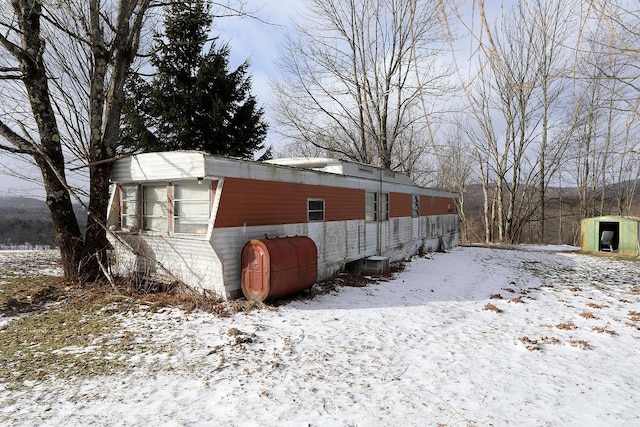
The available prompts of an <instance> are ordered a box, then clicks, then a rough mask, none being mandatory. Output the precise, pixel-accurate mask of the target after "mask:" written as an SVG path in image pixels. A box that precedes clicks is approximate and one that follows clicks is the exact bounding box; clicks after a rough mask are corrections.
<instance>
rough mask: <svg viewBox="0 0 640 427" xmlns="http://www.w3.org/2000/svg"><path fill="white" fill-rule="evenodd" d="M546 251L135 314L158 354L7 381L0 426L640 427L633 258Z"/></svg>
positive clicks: (472, 254)
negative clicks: (270, 299) (265, 304)
mask: <svg viewBox="0 0 640 427" xmlns="http://www.w3.org/2000/svg"><path fill="white" fill-rule="evenodd" d="M548 249H549V248H541V247H529V248H528V250H504V249H497V248H484V247H460V248H456V249H454V250H451V251H450V252H448V253H445V254H440V253H438V254H429V255H427V256H426V257H424V258H420V259H415V260H413V261H412V262H411V263H408V264H407V268H406V269H405V271H404V272H402V273H400V274H398V275H397V276H396V277H395V278H394V279H393V280H390V281H387V282H379V283H377V284H373V285H370V286H367V287H362V288H346V287H345V288H339V289H338V291H337V292H332V293H330V294H325V295H320V296H317V297H316V298H314V299H310V300H297V301H293V302H290V303H287V304H284V305H281V306H279V307H277V308H276V309H274V310H260V311H253V312H250V313H248V314H236V315H234V316H232V317H230V318H218V317H215V316H213V315H210V314H203V313H192V314H185V313H183V312H181V311H178V310H165V311H159V312H155V313H150V312H143V311H140V312H135V313H134V312H132V313H129V314H127V315H123V317H124V320H125V325H126V328H127V329H128V330H130V331H132V332H133V333H134V334H136V336H140V337H141V338H144V339H145V340H149V341H151V342H153V343H154V345H155V347H154V348H155V349H156V350H155V351H147V352H145V353H142V354H140V355H138V356H135V357H134V358H133V359H132V360H131V361H130V363H131V364H132V366H133V368H132V369H131V370H127V371H126V372H123V373H122V374H121V375H117V376H113V377H106V378H104V377H102V378H94V379H89V380H81V379H76V380H71V381H64V382H62V381H59V382H57V381H45V382H43V383H36V384H32V385H30V386H29V387H27V388H26V389H24V390H19V391H10V390H7V389H5V388H3V386H2V385H1V384H0V424H2V425H25V426H32V425H39V426H42V425H51V426H58V425H64V426H76V425H77V426H86V425H105V426H107V425H108V426H158V425H162V426H183V425H187V426H211V425H216V426H218V425H220V426H236V425H237V426H391V425H393V426H395V425H403V426H424V425H433V426H445V425H446V426H489V425H493V426H504V425H517V426H525V425H526V426H545V425H549V426H559V425H562V426H567V425H568V426H634V425H635V426H637V425H640V381H638V375H637V373H638V368H639V367H640V280H639V279H638V267H639V266H640V264H638V262H636V261H632V260H619V259H614V258H609V257H597V256H588V255H582V254H578V253H572V252H566V251H556V250H548ZM551 249H558V248H551Z"/></svg>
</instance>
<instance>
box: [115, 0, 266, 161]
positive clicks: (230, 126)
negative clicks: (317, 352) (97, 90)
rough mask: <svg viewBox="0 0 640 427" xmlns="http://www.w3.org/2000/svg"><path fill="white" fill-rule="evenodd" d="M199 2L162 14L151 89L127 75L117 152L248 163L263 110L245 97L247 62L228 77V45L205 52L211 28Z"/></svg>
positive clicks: (262, 133)
mask: <svg viewBox="0 0 640 427" xmlns="http://www.w3.org/2000/svg"><path fill="white" fill-rule="evenodd" d="M211 22H212V17H211V12H210V6H209V4H208V3H207V2H206V1H205V0H192V1H184V2H174V3H172V4H171V5H170V6H168V8H167V15H166V18H165V21H164V25H165V34H164V36H163V35H160V34H157V35H156V36H155V39H156V46H155V50H154V54H153V56H152V59H151V64H152V65H153V66H154V68H155V69H156V74H155V75H154V77H153V78H152V80H151V82H146V81H145V80H144V79H143V78H142V77H141V76H140V75H133V76H131V77H130V78H129V80H128V82H127V94H128V97H127V98H128V99H127V101H126V105H125V108H124V111H123V113H124V114H123V123H124V128H123V132H122V145H123V146H125V147H128V148H131V149H134V150H136V151H171V150H202V151H206V152H208V153H211V154H217V155H228V156H234V157H252V156H253V154H254V152H255V151H257V150H259V149H261V148H263V141H264V138H265V137H266V133H267V124H266V123H265V122H264V119H263V116H264V110H263V109H262V108H259V107H258V105H257V102H256V99H255V97H254V96H253V95H251V78H250V77H249V76H248V75H247V72H248V69H249V62H248V61H245V62H244V63H243V64H242V65H240V66H239V67H238V68H237V69H235V70H233V71H230V69H229V68H230V67H229V46H228V45H226V44H224V45H222V46H220V47H217V46H216V40H213V41H212V43H211V46H210V48H209V50H208V52H207V53H205V54H203V51H204V47H205V45H206V44H207V43H208V42H209V40H208V33H209V30H210V28H211Z"/></svg>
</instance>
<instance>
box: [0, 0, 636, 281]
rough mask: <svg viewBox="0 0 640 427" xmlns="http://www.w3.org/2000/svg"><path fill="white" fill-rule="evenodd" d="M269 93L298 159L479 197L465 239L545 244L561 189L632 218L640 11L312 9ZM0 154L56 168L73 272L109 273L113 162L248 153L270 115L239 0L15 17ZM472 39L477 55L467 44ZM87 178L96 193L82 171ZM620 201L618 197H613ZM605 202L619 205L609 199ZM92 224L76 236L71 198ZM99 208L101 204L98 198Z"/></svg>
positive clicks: (551, 4) (25, 5) (606, 6)
mask: <svg viewBox="0 0 640 427" xmlns="http://www.w3.org/2000/svg"><path fill="white" fill-rule="evenodd" d="M304 5H305V8H304V9H303V10H304V11H303V15H301V16H299V17H297V18H296V19H295V21H294V26H293V28H292V30H291V31H290V32H289V33H288V37H287V38H286V42H285V45H284V46H283V53H282V55H281V59H280V62H279V69H280V76H279V78H278V79H277V80H276V81H274V82H273V93H274V98H275V103H274V106H273V109H274V114H273V117H272V123H271V125H272V126H271V128H272V131H274V132H277V133H278V134H279V136H280V137H281V138H282V140H283V141H287V142H288V145H287V148H286V149H285V150H283V152H285V153H287V154H299V155H330V156H333V157H339V158H344V159H350V160H356V161H360V162H364V163H369V164H374V165H378V166H380V167H383V168H389V169H394V170H398V171H402V172H404V173H407V174H408V175H409V176H411V177H412V178H413V179H414V180H416V181H417V182H419V183H421V184H424V185H433V186H439V187H445V188H448V189H450V190H453V191H456V192H458V193H459V194H460V201H459V203H460V206H459V212H460V214H461V219H462V221H463V224H465V225H466V227H465V230H467V231H468V230H477V229H478V223H474V222H473V221H474V219H473V218H471V217H470V216H467V215H466V212H467V210H466V209H465V203H466V200H467V199H468V192H469V191H474V192H478V194H482V203H481V206H482V215H481V216H480V218H479V219H478V221H479V223H480V224H481V225H482V230H483V231H482V233H477V235H472V234H469V233H467V234H466V236H467V238H468V239H469V240H471V239H476V238H477V239H481V240H484V241H487V242H489V241H500V242H518V241H522V240H523V239H524V238H525V235H526V236H528V237H526V238H527V239H530V240H531V239H533V238H532V237H531V232H528V233H525V232H524V230H526V229H532V225H533V228H535V230H536V237H535V239H534V240H536V241H539V242H547V241H552V240H553V239H554V237H553V233H552V230H551V229H550V228H551V227H550V226H548V218H547V214H548V213H549V212H550V210H551V209H550V205H553V204H554V203H556V199H557V197H558V194H560V196H561V195H562V192H560V193H558V191H557V189H558V188H563V186H565V187H575V188H577V189H578V191H577V205H576V206H577V207H575V209H577V211H578V213H579V215H580V216H593V215H598V214H603V213H617V214H622V215H624V214H630V213H632V210H633V200H634V190H635V188H636V186H635V185H629V183H631V184H633V183H636V182H637V180H638V170H639V168H638V159H637V157H636V156H637V151H638V150H637V144H638V140H637V134H638V132H637V130H638V129H637V126H638V120H637V119H638V99H639V96H638V95H639V88H640V86H639V83H640V82H639V80H638V79H639V76H638V70H639V69H640V67H639V62H638V59H639V55H638V53H639V52H638V46H640V24H639V22H640V19H639V18H640V11H639V9H638V5H637V2H633V1H627V0H615V1H609V2H602V1H596V0H579V1H575V2H565V1H562V0H531V1H527V2H500V5H499V8H498V7H496V5H495V4H493V5H492V6H491V7H490V6H489V5H488V4H485V2H484V1H482V0H466V1H464V0H460V1H457V0H450V1H445V2H442V1H432V0H408V1H407V0H305V2H304ZM0 8H2V12H3V13H2V17H1V18H0V25H1V26H2V28H3V30H2V32H0V84H1V85H2V90H1V91H0V98H1V99H2V103H1V105H2V110H1V111H0V136H2V138H3V139H2V143H0V150H3V151H4V152H6V153H9V154H11V155H15V156H23V157H25V158H28V159H30V160H31V161H32V162H33V163H34V164H35V165H36V166H37V167H38V169H39V170H40V171H41V175H42V181H43V184H44V189H45V192H46V202H47V206H48V208H49V211H50V214H51V217H52V222H53V224H54V229H55V232H56V240H57V242H58V245H59V246H60V249H61V258H62V266H63V269H64V273H65V276H67V277H69V278H79V279H80V280H82V281H90V280H100V279H101V278H102V277H103V275H104V271H103V269H104V266H105V265H107V248H108V241H107V238H106V235H107V234H106V233H107V230H106V229H105V227H104V224H105V215H106V211H107V209H106V208H107V203H108V196H109V169H110V165H111V163H112V162H113V160H114V159H117V158H118V157H119V156H122V155H127V154H130V153H135V152H140V151H154V150H173V149H199V150H204V151H208V152H210V153H212V154H221V155H231V156H240V157H252V156H253V155H254V154H255V153H256V151H257V150H259V149H263V148H265V147H263V141H264V137H265V135H266V132H267V123H266V120H264V110H263V109H262V108H261V107H260V106H259V103H258V100H256V99H255V97H253V96H252V95H251V79H250V76H249V75H248V73H249V67H250V64H249V63H248V62H245V63H244V64H242V65H240V66H239V67H237V68H236V69H233V70H232V69H231V68H230V64H229V59H228V56H229V46H227V45H224V44H222V45H221V44H219V43H218V40H217V38H216V37H215V35H212V34H211V28H212V20H213V19H220V20H222V19H225V18H224V17H225V16H230V15H236V16H237V15H241V16H249V17H251V16H252V12H251V11H248V10H247V9H246V3H245V2H243V1H238V2H234V1H233V0H231V1H230V2H225V3H219V2H213V1H205V0H189V1H185V2H169V3H166V2H161V1H156V0H82V1H81V0H57V1H55V2H53V1H47V0H10V1H8V2H4V3H3V4H2V5H0ZM463 45H464V46H463ZM78 171H80V172H81V173H84V174H85V175H86V176H87V179H88V182H89V186H88V191H86V192H85V190H84V189H82V188H74V187H73V186H72V185H70V184H69V181H68V179H67V176H68V174H70V173H72V172H73V173H77V172H78ZM612 191H613V193H612ZM610 194H614V196H613V197H610V196H609V195H610ZM74 201H76V202H77V203H79V204H81V205H82V206H83V207H84V211H85V212H86V214H87V217H88V221H87V227H86V230H81V227H80V226H79V222H78V217H77V216H76V214H75V213H74V211H73V202H74ZM85 201H86V202H85Z"/></svg>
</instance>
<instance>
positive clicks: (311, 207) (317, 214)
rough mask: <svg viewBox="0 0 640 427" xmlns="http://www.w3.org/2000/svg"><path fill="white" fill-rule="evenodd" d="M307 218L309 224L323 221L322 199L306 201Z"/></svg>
mask: <svg viewBox="0 0 640 427" xmlns="http://www.w3.org/2000/svg"><path fill="white" fill-rule="evenodd" d="M307 218H308V220H309V222H312V221H324V200H322V199H308V200H307Z"/></svg>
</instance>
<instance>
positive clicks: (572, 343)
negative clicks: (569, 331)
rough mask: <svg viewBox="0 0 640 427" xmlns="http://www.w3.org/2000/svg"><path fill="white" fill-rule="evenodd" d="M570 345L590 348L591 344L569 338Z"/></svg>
mask: <svg viewBox="0 0 640 427" xmlns="http://www.w3.org/2000/svg"><path fill="white" fill-rule="evenodd" d="M569 345H570V346H571V347H577V348H581V349H582V350H591V346H590V345H589V343H588V342H587V341H585V340H571V341H569Z"/></svg>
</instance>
